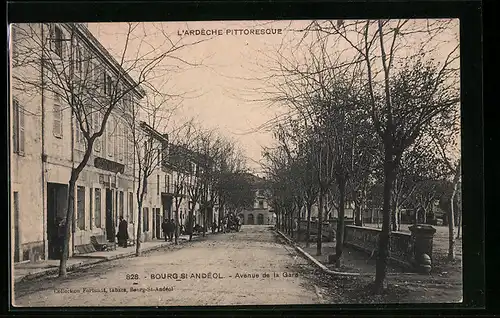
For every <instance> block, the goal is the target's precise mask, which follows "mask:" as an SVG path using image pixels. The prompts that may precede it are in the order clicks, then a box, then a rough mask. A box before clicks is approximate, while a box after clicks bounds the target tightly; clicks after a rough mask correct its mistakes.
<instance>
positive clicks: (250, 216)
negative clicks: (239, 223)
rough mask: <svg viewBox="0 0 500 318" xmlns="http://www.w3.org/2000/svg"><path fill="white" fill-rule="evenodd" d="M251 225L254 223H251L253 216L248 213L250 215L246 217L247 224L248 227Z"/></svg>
mask: <svg viewBox="0 0 500 318" xmlns="http://www.w3.org/2000/svg"><path fill="white" fill-rule="evenodd" d="M253 223H254V221H253V214H252V213H250V214H249V215H248V224H249V225H252V224H253Z"/></svg>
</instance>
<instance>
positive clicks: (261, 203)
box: [259, 200, 264, 209]
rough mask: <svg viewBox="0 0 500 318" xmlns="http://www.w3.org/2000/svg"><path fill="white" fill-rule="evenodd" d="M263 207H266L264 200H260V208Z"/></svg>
mask: <svg viewBox="0 0 500 318" xmlns="http://www.w3.org/2000/svg"><path fill="white" fill-rule="evenodd" d="M263 208H264V201H263V200H259V209H263Z"/></svg>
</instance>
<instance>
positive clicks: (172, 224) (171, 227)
mask: <svg viewBox="0 0 500 318" xmlns="http://www.w3.org/2000/svg"><path fill="white" fill-rule="evenodd" d="M169 230H170V231H169V232H168V239H169V241H170V242H172V241H173V240H174V232H175V230H176V226H175V222H174V219H171V220H170V228H169Z"/></svg>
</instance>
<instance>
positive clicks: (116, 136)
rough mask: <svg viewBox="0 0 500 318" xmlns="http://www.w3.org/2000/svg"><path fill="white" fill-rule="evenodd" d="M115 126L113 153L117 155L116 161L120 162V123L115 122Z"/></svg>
mask: <svg viewBox="0 0 500 318" xmlns="http://www.w3.org/2000/svg"><path fill="white" fill-rule="evenodd" d="M114 123H115V126H114V127H113V129H114V133H113V151H114V153H115V157H116V160H118V157H119V151H120V122H118V121H115V122H114Z"/></svg>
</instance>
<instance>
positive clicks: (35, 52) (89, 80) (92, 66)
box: [13, 23, 177, 276]
mask: <svg viewBox="0 0 500 318" xmlns="http://www.w3.org/2000/svg"><path fill="white" fill-rule="evenodd" d="M137 25H138V24H133V23H129V24H128V28H127V31H126V32H127V33H126V35H125V39H124V42H123V49H122V50H121V52H120V57H119V60H118V61H116V60H115V59H114V58H112V57H111V56H110V55H109V53H108V52H106V51H103V50H101V49H100V44H99V43H98V42H97V40H96V39H95V38H94V36H93V35H92V34H91V33H90V31H89V30H88V29H87V28H86V27H85V26H82V25H81V24H77V23H65V24H26V25H18V26H16V28H18V31H19V32H18V33H19V34H22V39H20V40H19V43H16V44H15V45H16V47H17V54H18V56H19V57H20V58H19V59H18V60H17V65H16V66H18V67H19V68H22V69H24V70H25V71H23V72H14V73H13V74H14V76H13V86H14V89H16V90H18V91H22V92H24V93H26V94H33V93H34V94H36V93H37V92H38V91H43V92H50V93H52V94H53V96H54V100H55V104H58V105H59V107H63V105H62V103H63V102H64V104H65V105H66V106H67V107H68V108H69V109H70V111H71V125H72V127H73V125H74V126H75V127H74V130H75V131H76V136H77V138H79V139H80V141H81V142H82V143H83V144H84V146H83V148H84V149H83V155H82V157H81V158H79V161H78V162H76V163H75V161H73V164H76V166H75V165H74V166H73V167H72V169H71V176H70V180H69V187H68V188H69V190H68V200H67V203H68V206H67V209H66V211H67V212H66V225H65V235H64V247H63V253H62V255H61V262H60V266H59V276H66V260H67V257H68V255H69V239H70V235H71V229H72V225H73V220H74V215H73V214H74V212H73V210H74V209H73V204H74V191H75V184H76V181H77V180H78V177H79V175H80V173H81V172H82V171H83V169H84V168H85V166H86V165H87V163H88V161H89V159H90V156H91V154H92V151H93V147H94V144H95V143H96V142H99V141H98V140H99V138H100V137H101V136H102V135H103V133H104V131H105V128H106V124H107V122H108V119H109V118H110V117H111V115H112V113H114V112H122V111H124V109H119V106H120V104H121V103H122V101H124V99H126V98H131V97H132V96H134V95H135V96H136V98H141V97H142V96H143V90H142V89H141V85H144V84H145V83H146V82H147V81H148V79H149V75H150V74H151V72H152V71H153V70H154V69H155V67H156V66H157V65H158V64H159V63H161V61H162V60H163V59H164V58H165V57H166V56H167V55H168V54H169V53H170V52H157V54H151V53H150V54H149V56H148V57H146V56H141V55H139V54H137V55H136V56H134V57H133V59H132V60H131V59H130V52H128V48H129V44H130V38H131V36H132V34H133V32H134V29H135V28H136V27H137ZM88 43H91V44H90V45H89V44H88ZM95 48H97V49H98V50H101V51H102V52H100V53H98V52H96V51H94V50H95ZM172 49H173V50H176V49H177V48H172ZM98 54H104V55H105V56H106V55H107V56H109V58H108V61H110V62H105V60H103V59H102V58H100V57H98ZM106 63H110V64H106ZM109 65H112V66H111V67H109ZM28 70H29V71H28ZM130 72H133V73H135V75H136V76H137V77H136V80H135V81H134V80H133V79H132V78H131V77H130V76H129V75H128V73H130ZM45 94H46V93H45ZM123 106H124V108H126V107H130V104H129V105H126V103H124V105H123ZM72 130H73V129H72ZM73 144H74V140H73Z"/></svg>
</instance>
